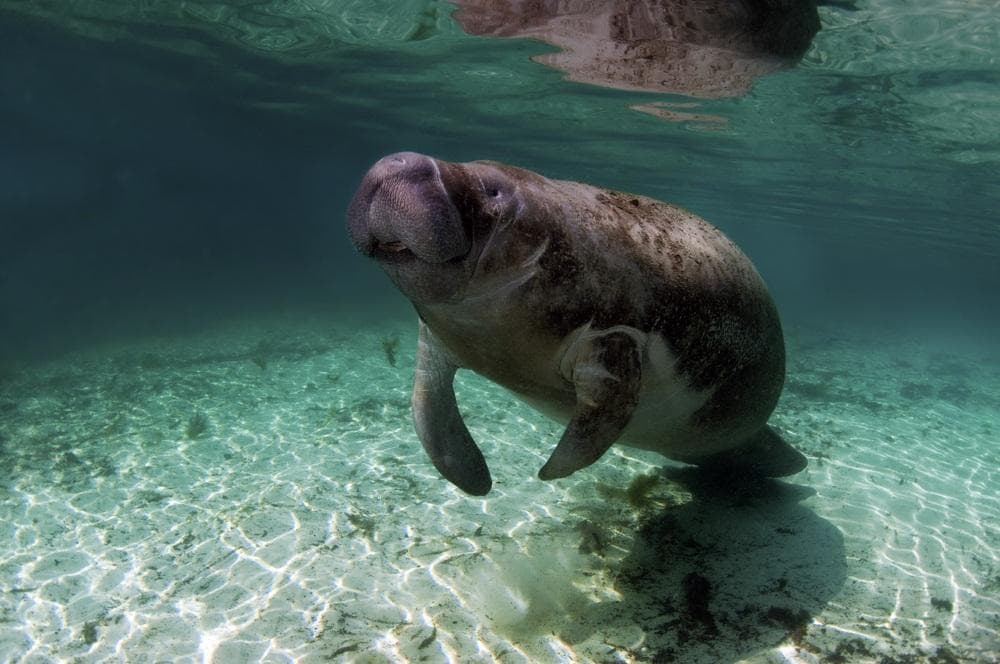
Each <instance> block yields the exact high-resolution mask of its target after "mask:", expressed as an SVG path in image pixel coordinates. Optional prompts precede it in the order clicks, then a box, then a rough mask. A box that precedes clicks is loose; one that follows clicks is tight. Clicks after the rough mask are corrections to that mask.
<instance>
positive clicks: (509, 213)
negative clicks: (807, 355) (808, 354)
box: [348, 153, 804, 494]
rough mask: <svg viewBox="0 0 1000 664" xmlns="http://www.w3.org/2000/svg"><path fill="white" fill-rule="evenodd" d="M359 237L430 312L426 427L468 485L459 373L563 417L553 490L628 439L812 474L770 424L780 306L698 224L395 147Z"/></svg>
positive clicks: (422, 364) (475, 471)
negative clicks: (457, 400) (457, 401)
mask: <svg viewBox="0 0 1000 664" xmlns="http://www.w3.org/2000/svg"><path fill="white" fill-rule="evenodd" d="M348 226H349V230H350V232H351V237H352V239H353V241H354V243H355V245H356V246H357V247H358V249H359V250H360V251H361V252H362V253H364V254H366V255H368V256H371V257H373V258H375V259H376V260H378V261H379V262H380V263H381V264H382V266H383V268H384V269H385V270H386V272H387V273H388V275H389V276H390V278H391V279H392V280H393V281H394V283H395V284H396V285H397V286H398V287H399V288H400V289H401V290H402V291H403V293H404V294H406V295H407V296H408V297H409V298H410V300H411V301H412V302H413V304H414V307H415V308H416V310H417V312H418V313H419V315H420V319H421V342H420V343H421V346H420V349H419V350H418V360H417V377H416V381H415V385H414V417H415V422H416V425H417V431H418V434H419V435H420V437H421V440H422V442H423V444H424V447H425V448H426V449H427V451H428V453H429V454H430V456H431V458H432V460H433V461H434V463H435V465H436V466H437V467H438V468H439V470H441V472H442V473H443V474H444V475H445V476H446V477H447V478H448V479H450V480H451V481H453V482H455V483H456V484H457V485H459V486H460V487H461V488H463V489H464V490H466V491H468V492H470V493H476V494H480V493H485V492H486V491H488V490H489V487H490V482H491V480H490V477H489V472H488V470H487V469H486V466H485V461H484V460H483V458H482V455H481V454H480V453H479V451H478V448H476V446H475V443H474V441H472V438H471V436H470V435H469V433H468V431H467V430H466V429H465V426H464V423H462V422H461V418H460V416H459V415H458V411H457V408H456V407H455V405H454V394H453V393H452V392H451V380H452V376H453V375H454V371H455V369H456V368H467V369H471V370H473V371H475V372H477V373H479V374H481V375H483V376H485V377H487V378H489V379H490V380H492V381H494V382H496V383H499V384H500V385H503V386H504V387H506V388H508V389H509V390H511V391H513V392H514V393H515V394H517V395H518V396H520V397H521V398H523V399H524V400H525V401H526V402H528V403H529V404H531V405H533V406H535V407H536V408H538V409H539V410H541V411H542V412H544V413H546V414H548V415H550V416H551V417H554V418H555V419H557V420H559V421H561V422H567V423H568V425H567V429H566V433H565V434H564V436H563V439H562V440H561V441H560V443H559V445H558V446H557V449H556V451H555V452H554V453H553V456H552V458H551V459H550V461H549V463H547V464H546V466H545V467H543V469H542V471H541V473H540V476H541V477H542V478H543V479H551V478H555V477H561V476H565V475H568V474H569V473H571V472H573V471H575V470H577V469H579V468H582V467H584V466H586V465H589V464H590V463H592V462H594V461H595V460H597V459H598V458H599V457H600V456H601V455H602V454H603V453H604V451H605V450H606V449H607V448H608V447H609V446H610V445H611V444H612V443H613V442H615V441H617V440H621V442H622V443H624V444H628V445H633V446H636V447H641V448H645V449H651V450H655V451H657V452H660V453H662V454H663V455H665V456H667V457H669V458H673V459H677V460H681V461H687V462H692V463H712V464H718V463H721V464H723V465H726V466H727V467H728V466H731V467H734V468H735V467H739V468H744V469H746V468H749V469H752V470H753V469H756V470H757V471H758V472H760V473H761V474H765V475H770V476H778V475H784V474H790V473H792V472H797V471H798V470H801V468H802V466H804V458H803V457H801V455H799V454H798V453H797V452H795V451H794V450H792V449H791V448H789V447H788V446H787V445H785V444H784V443H783V442H782V441H781V440H780V439H779V438H778V437H777V436H776V435H775V434H773V433H772V432H771V431H770V430H769V429H768V428H767V427H766V421H767V418H768V416H769V415H770V413H771V411H772V410H773V408H774V406H775V404H776V403H777V400H778V396H779V394H780V392H781V387H782V383H783V379H784V346H783V343H782V334H781V326H780V323H779V320H778V315H777V312H776V310H775V307H774V304H773V303H772V301H771V298H770V296H769V295H768V293H767V289H766V287H765V285H764V283H763V281H762V280H761V278H760V276H759V275H758V274H757V272H756V270H755V269H754V267H753V266H752V264H751V263H750V261H749V259H747V258H746V256H745V255H744V254H743V253H742V252H740V250H739V249H738V248H737V247H736V246H735V245H734V244H733V243H732V242H731V241H730V240H728V239H727V238H726V237H725V236H724V235H723V234H722V233H721V232H719V231H718V230H717V229H715V228H714V227H712V226H711V225H710V224H708V223H707V222H705V221H703V220H702V219H699V218H698V217H696V216H694V215H692V214H690V213H688V212H686V211H684V210H682V209H680V208H677V207H675V206H672V205H669V204H667V203H662V202H659V201H656V200H652V199H649V198H646V197H643V196H637V195H632V194H624V193H620V192H614V191H608V190H604V189H600V188H596V187H592V186H588V185H585V184H580V183H576V182H566V181H556V180H549V179H547V178H544V177H542V176H540V175H538V174H536V173H533V172H530V171H527V170H523V169H519V168H514V167H511V166H506V165H503V164H498V163H494V162H471V163H467V164H452V163H449V162H444V161H440V160H434V159H432V158H430V157H426V156H423V155H416V154H414V153H400V154H398V155H390V156H389V157H386V158H384V159H383V160H381V161H380V162H378V163H377V164H376V165H375V166H373V167H372V169H371V170H370V171H369V173H368V175H367V176H366V177H365V180H364V181H363V183H362V185H361V187H360V188H359V191H358V193H357V194H356V196H355V198H354V200H353V201H352V204H351V207H350V209H349V211H348ZM762 456H763V457H769V458H761V457H762Z"/></svg>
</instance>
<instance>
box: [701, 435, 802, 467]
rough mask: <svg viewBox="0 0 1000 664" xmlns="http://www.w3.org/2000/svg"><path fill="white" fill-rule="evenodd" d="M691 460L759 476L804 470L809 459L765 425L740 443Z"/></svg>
mask: <svg viewBox="0 0 1000 664" xmlns="http://www.w3.org/2000/svg"><path fill="white" fill-rule="evenodd" d="M691 463H694V464H695V465H697V466H699V467H701V468H705V469H707V470H712V471H715V470H720V471H722V470H725V471H737V472H740V473H743V474H747V475H756V476H758V477H786V476H788V475H794V474H795V473H797V472H799V471H801V470H803V469H804V468H805V467H806V464H807V463H809V462H808V460H807V459H806V457H805V455H803V454H802V452H799V451H798V450H797V449H795V448H794V447H792V446H791V445H789V444H788V443H786V442H785V441H784V440H783V439H782V438H781V436H779V435H778V433H777V432H776V431H775V430H774V429H772V428H771V427H769V426H766V425H765V426H764V428H763V429H761V430H760V431H759V432H758V433H756V434H755V435H754V436H753V437H752V438H750V439H749V440H748V441H747V442H745V443H743V444H742V445H740V446H739V447H737V448H735V449H732V450H726V451H725V452H719V453H718V454H713V455H712V456H709V457H705V458H702V459H695V460H692V461H691Z"/></svg>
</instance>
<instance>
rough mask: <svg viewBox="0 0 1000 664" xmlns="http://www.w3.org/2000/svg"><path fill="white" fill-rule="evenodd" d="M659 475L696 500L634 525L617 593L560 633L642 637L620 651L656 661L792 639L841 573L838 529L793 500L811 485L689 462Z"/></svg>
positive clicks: (735, 654)
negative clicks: (720, 472)
mask: <svg viewBox="0 0 1000 664" xmlns="http://www.w3.org/2000/svg"><path fill="white" fill-rule="evenodd" d="M664 474H665V475H666V477H667V478H668V479H669V480H670V481H672V482H675V483H677V484H679V485H681V486H683V487H684V488H685V489H687V490H688V491H689V492H690V493H691V495H692V499H691V500H690V501H688V502H685V503H683V504H681V505H679V506H674V507H668V508H666V509H664V510H661V511H659V512H658V513H656V514H655V515H653V516H651V517H649V518H647V519H645V520H644V521H643V522H642V526H641V527H640V529H639V531H638V533H637V534H636V537H635V539H634V541H633V545H632V548H631V550H630V552H629V553H628V555H627V556H626V557H625V558H624V559H623V560H622V561H621V563H620V565H618V568H617V569H616V570H614V571H613V572H612V574H613V576H614V579H615V589H616V590H617V591H618V592H619V593H620V595H621V597H622V599H621V600H620V601H616V602H613V603H609V602H601V603H599V604H595V605H591V606H590V607H588V609H587V611H586V613H587V614H588V615H586V616H580V617H581V618H583V620H581V621H580V622H578V623H577V625H576V627H575V628H570V629H568V630H564V632H563V634H562V636H563V638H564V639H565V638H567V637H568V640H571V641H577V640H579V639H585V638H587V637H588V636H590V634H592V633H593V630H598V629H599V630H600V631H601V632H604V633H613V634H628V633H632V634H637V635H638V636H639V639H638V640H639V641H641V645H640V646H638V647H633V646H628V649H631V650H632V651H633V652H632V654H633V655H634V656H635V657H636V659H638V660H640V661H655V662H670V661H678V662H730V661H735V660H738V659H741V658H744V657H748V656H751V655H753V654H754V653H758V652H760V651H762V650H766V649H768V648H772V647H774V646H777V645H779V644H781V643H783V642H786V641H791V642H792V643H793V644H794V643H797V642H799V641H800V640H801V638H802V636H803V635H804V633H805V628H806V626H807V625H808V624H809V623H810V621H811V619H812V616H814V615H816V614H818V613H819V612H820V611H822V609H823V608H824V607H825V606H826V604H827V602H829V601H830V599H831V598H833V597H834V596H835V595H836V594H837V592H838V591H839V590H840V588H841V586H842V585H843V584H844V582H845V580H846V575H847V563H846V559H845V552H844V541H843V536H842V535H841V533H840V531H839V530H838V529H837V528H836V527H835V526H834V525H833V524H831V523H830V522H828V521H826V520H824V519H822V518H820V517H819V516H817V515H816V514H815V513H814V512H813V511H812V510H810V509H808V508H807V507H803V506H802V505H800V504H799V503H800V501H801V500H803V499H805V498H808V497H810V496H812V495H813V494H814V493H815V492H814V491H813V490H812V489H809V488H807V487H803V486H798V485H793V484H787V483H784V482H779V481H775V480H756V481H749V482H744V483H740V484H737V483H734V482H732V480H731V478H720V477H717V476H713V475H711V474H709V473H706V472H704V471H699V470H696V469H690V468H685V469H677V468H668V469H665V470H664ZM598 626H599V627H598ZM577 629H578V630H580V632H579V633H573V632H575V631H576V630H577ZM637 630H638V631H639V632H641V634H639V633H638V632H637ZM585 632H589V633H585ZM609 645H612V644H609ZM613 645H614V646H615V647H616V648H619V649H621V648H622V647H624V646H625V645H626V644H618V643H616V644H613Z"/></svg>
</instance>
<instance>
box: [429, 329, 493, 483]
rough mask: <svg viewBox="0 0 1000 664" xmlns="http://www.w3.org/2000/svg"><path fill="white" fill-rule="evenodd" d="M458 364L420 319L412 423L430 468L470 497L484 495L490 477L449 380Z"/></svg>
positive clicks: (452, 377)
mask: <svg viewBox="0 0 1000 664" xmlns="http://www.w3.org/2000/svg"><path fill="white" fill-rule="evenodd" d="M457 369H458V366H457V365H456V364H455V363H454V362H453V361H452V359H451V357H450V356H449V354H448V351H447V350H445V348H444V346H443V345H441V342H440V341H438V340H437V338H436V337H435V336H434V333H433V332H431V331H430V329H429V328H428V327H427V326H426V325H425V324H424V322H423V321H420V337H419V339H418V341H417V367H416V372H415V375H414V379H413V423H414V425H415V426H416V429H417V436H418V437H419V438H420V442H421V443H422V444H423V446H424V450H426V452H427V455H428V456H429V457H430V458H431V462H433V464H434V467H435V468H437V469H438V472H440V473H441V474H442V475H443V476H444V478H445V479H446V480H448V481H449V482H451V483H452V484H454V485H455V486H457V487H458V488H459V489H461V490H462V491H465V492H466V493H470V494H472V495H473V496H484V495H486V494H487V493H489V491H490V487H491V486H492V484H493V480H492V479H491V478H490V469H489V468H487V466H486V459H484V458H483V453H482V452H480V451H479V448H478V447H477V446H476V441H474V440H473V439H472V435H471V434H469V430H468V429H467V428H466V426H465V422H464V421H463V420H462V414H461V413H459V412H458V403H457V402H456V401H455V389H454V386H453V382H454V379H455V371H456V370H457Z"/></svg>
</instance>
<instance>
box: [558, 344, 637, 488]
mask: <svg viewBox="0 0 1000 664" xmlns="http://www.w3.org/2000/svg"><path fill="white" fill-rule="evenodd" d="M626 330H627V331H626ZM631 332H633V331H632V330H631V329H629V328H612V329H611V330H608V331H606V332H599V333H591V332H590V331H589V329H587V330H585V331H584V333H583V334H581V337H580V338H579V339H578V340H577V341H576V342H574V344H573V346H572V347H571V348H570V349H569V350H567V355H571V356H572V358H573V359H572V364H571V367H568V369H569V372H571V375H570V376H567V378H570V380H571V381H572V383H573V387H574V390H575V391H576V406H575V408H574V409H573V416H572V418H571V419H570V421H569V424H567V425H566V430H565V431H564V432H563V435H562V438H560V439H559V443H558V444H557V445H556V449H555V450H554V451H553V452H552V456H550V457H549V460H548V461H547V462H546V463H545V465H544V466H542V469H541V470H540V471H538V477H539V478H540V479H543V480H552V479H556V478H559V477H566V476H567V475H570V474H571V473H574V472H576V471H577V470H580V469H581V468H585V467H586V466H589V465H590V464H592V463H594V462H595V461H597V460H598V459H599V458H601V456H602V455H603V454H604V453H605V452H607V451H608V448H609V447H611V445H612V443H614V442H615V441H616V440H617V439H618V437H619V436H620V435H621V433H622V431H623V430H624V429H625V425H627V424H628V422H629V420H630V419H631V418H632V413H633V412H634V411H635V407H636V404H638V402H639V387H640V384H641V378H642V361H641V352H640V349H639V344H638V343H637V341H636V339H635V337H634V336H633V334H632V333H631ZM569 372H566V371H564V373H569Z"/></svg>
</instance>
